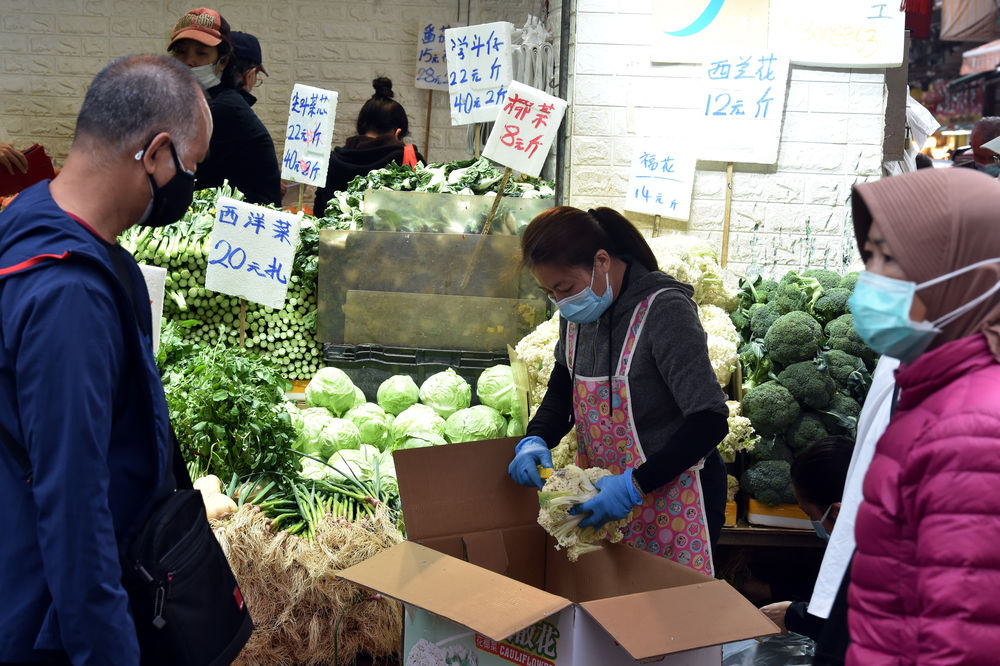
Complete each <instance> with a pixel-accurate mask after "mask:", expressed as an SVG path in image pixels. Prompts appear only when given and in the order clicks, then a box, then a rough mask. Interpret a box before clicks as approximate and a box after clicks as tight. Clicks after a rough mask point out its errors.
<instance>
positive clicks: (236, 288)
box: [205, 197, 302, 309]
mask: <svg viewBox="0 0 1000 666" xmlns="http://www.w3.org/2000/svg"><path fill="white" fill-rule="evenodd" d="M301 219H302V213H301V212H300V213H298V214H293V213H289V212H287V211H280V210H271V209H270V208H264V207H263V206H254V205H252V204H248V203H245V202H243V201H237V200H236V199H230V198H228V197H219V201H218V203H217V204H216V213H215V224H214V225H213V227H212V238H211V240H210V241H209V250H208V270H207V271H206V275H205V288H206V289H211V290H213V291H217V292H220V293H223V294H229V295H230V296H238V297H240V298H245V299H246V300H248V301H253V302H254V303H260V304H262V305H267V306H270V307H272V308H279V309H280V308H281V307H283V306H284V303H285V295H286V294H287V292H288V278H289V276H290V275H291V273H292V262H293V261H294V260H295V246H296V244H297V243H298V240H299V222H300V221H301Z"/></svg>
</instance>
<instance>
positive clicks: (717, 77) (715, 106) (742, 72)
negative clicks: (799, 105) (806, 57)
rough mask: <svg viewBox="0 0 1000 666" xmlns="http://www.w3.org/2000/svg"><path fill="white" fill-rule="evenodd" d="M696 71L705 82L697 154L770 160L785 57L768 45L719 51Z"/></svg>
mask: <svg viewBox="0 0 1000 666" xmlns="http://www.w3.org/2000/svg"><path fill="white" fill-rule="evenodd" d="M699 77H700V78H701V79H702V82H703V84H704V88H703V95H702V98H701V101H700V104H701V107H700V108H699V109H698V113H699V114H701V115H702V118H703V126H702V128H701V132H700V135H701V137H703V138H702V139H701V141H700V142H699V143H700V148H699V151H698V159H702V160H718V161H721V162H753V163H756V164H774V162H775V161H776V160H777V159H778V139H779V138H780V135H781V119H782V116H783V115H784V110H785V88H786V87H787V85H788V58H787V57H786V56H779V55H777V54H775V53H774V52H771V51H764V52H759V51H758V52H752V53H741V54H736V55H731V56H726V55H724V54H720V55H719V56H718V57H716V58H715V59H713V60H710V61H707V62H705V63H704V64H703V65H702V67H701V70H700V73H699ZM696 108H697V107H696Z"/></svg>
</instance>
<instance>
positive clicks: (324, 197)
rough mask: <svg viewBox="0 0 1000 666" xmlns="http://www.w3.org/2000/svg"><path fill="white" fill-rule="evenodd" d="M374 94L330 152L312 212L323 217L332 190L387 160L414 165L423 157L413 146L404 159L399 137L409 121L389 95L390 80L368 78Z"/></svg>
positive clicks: (337, 190) (405, 150)
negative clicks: (348, 134) (347, 135)
mask: <svg viewBox="0 0 1000 666" xmlns="http://www.w3.org/2000/svg"><path fill="white" fill-rule="evenodd" d="M372 87H373V88H375V94H374V95H372V96H371V98H370V99H369V100H368V101H367V102H365V105H364V106H362V107H361V111H360V113H358V121H357V124H356V129H357V132H358V133H357V134H356V135H355V136H352V137H351V138H349V139H348V140H347V141H345V142H344V145H343V147H340V146H338V147H337V148H334V149H333V152H332V153H330V167H329V169H328V171H327V173H326V185H325V186H323V187H319V188H316V198H315V200H314V202H313V213H314V214H315V215H316V217H323V214H324V213H325V211H326V204H327V202H329V201H330V197H332V196H333V193H334V192H341V191H343V190H346V189H347V184H348V183H350V182H351V181H352V180H354V178H356V177H357V176H364V175H367V174H368V173H369V172H370V171H374V170H375V169H381V168H382V167H384V166H387V165H388V164H389V163H390V162H395V163H396V164H400V165H403V164H406V165H408V166H414V165H415V164H416V162H423V161H424V158H423V157H422V156H421V155H420V153H419V152H417V151H416V148H413V156H412V157H411V158H410V159H407V158H406V156H405V153H406V152H408V151H407V144H405V143H403V137H405V136H406V135H407V134H409V133H410V123H409V121H408V120H407V118H406V111H405V110H404V109H403V105H402V104H400V103H399V102H397V101H396V100H394V99H393V92H392V81H391V80H390V79H387V78H385V77H379V78H377V79H375V80H374V81H372Z"/></svg>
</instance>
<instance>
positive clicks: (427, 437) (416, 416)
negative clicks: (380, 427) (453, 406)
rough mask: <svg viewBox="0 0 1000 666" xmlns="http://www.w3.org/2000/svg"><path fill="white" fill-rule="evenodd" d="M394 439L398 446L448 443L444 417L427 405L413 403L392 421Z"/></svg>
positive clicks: (409, 446) (407, 446) (408, 446)
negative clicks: (445, 436) (445, 434)
mask: <svg viewBox="0 0 1000 666" xmlns="http://www.w3.org/2000/svg"><path fill="white" fill-rule="evenodd" d="M408 440H410V441H408ZM392 441H393V443H394V444H395V446H396V448H412V447H414V446H431V445H438V444H446V443H447V442H446V441H445V438H444V419H443V418H441V417H440V416H438V415H437V413H436V412H435V411H434V410H433V409H431V408H430V407H428V406H427V405H413V406H412V407H409V408H407V409H406V410H404V411H403V412H402V413H401V414H400V415H399V416H397V417H396V420H395V421H393V422H392ZM404 442H405V444H404ZM419 442H423V444H420V443H419Z"/></svg>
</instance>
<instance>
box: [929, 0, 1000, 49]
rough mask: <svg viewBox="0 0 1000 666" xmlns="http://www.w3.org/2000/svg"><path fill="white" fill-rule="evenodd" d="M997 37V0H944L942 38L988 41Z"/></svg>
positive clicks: (942, 7) (962, 40)
mask: <svg viewBox="0 0 1000 666" xmlns="http://www.w3.org/2000/svg"><path fill="white" fill-rule="evenodd" d="M994 37H997V7H996V2H995V0H943V2H942V3H941V37H940V38H941V40H942V41H955V42H988V41H990V40H991V39H993V38H994Z"/></svg>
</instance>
